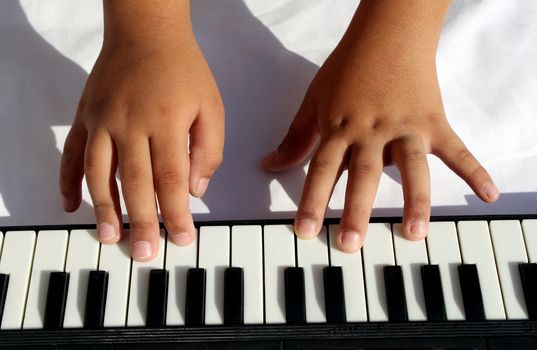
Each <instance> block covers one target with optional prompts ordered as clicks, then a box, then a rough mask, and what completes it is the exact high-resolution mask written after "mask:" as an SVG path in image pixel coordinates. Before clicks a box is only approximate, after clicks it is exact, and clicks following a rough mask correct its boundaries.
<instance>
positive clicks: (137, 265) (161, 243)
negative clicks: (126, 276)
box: [127, 230, 166, 327]
mask: <svg viewBox="0 0 537 350" xmlns="http://www.w3.org/2000/svg"><path fill="white" fill-rule="evenodd" d="M165 251H166V233H165V232H164V230H160V237H159V240H158V252H157V255H156V256H155V257H154V258H153V260H151V261H145V262H140V261H134V260H133V261H132V270H131V287H130V294H129V311H128V313H127V326H128V327H135V326H145V321H146V316H147V294H148V293H147V292H148V291H149V274H150V272H151V270H152V269H162V268H164V252H165Z"/></svg>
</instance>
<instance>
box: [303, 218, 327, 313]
mask: <svg viewBox="0 0 537 350" xmlns="http://www.w3.org/2000/svg"><path fill="white" fill-rule="evenodd" d="M296 244H297V261H298V266H299V267H302V268H303V269H304V290H305V294H306V321H307V322H308V323H319V322H326V313H325V306H324V279H323V270H324V268H325V267H326V266H328V245H327V243H326V228H325V227H324V226H323V228H322V229H321V232H320V233H319V235H318V236H317V237H316V238H312V239H297V241H296Z"/></svg>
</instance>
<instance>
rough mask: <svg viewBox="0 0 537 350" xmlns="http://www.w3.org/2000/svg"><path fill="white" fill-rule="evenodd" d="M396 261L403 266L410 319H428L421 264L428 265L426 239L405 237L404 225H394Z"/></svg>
mask: <svg viewBox="0 0 537 350" xmlns="http://www.w3.org/2000/svg"><path fill="white" fill-rule="evenodd" d="M393 245H394V248H395V262H396V264H397V265H400V266H401V270H402V272H403V282H404V284H405V297H406V308H407V313H408V320H409V321H425V320H427V310H426V309H425V298H424V297H423V283H422V279H421V266H422V265H428V263H429V260H428V259H427V247H426V246H425V240H423V239H421V240H419V241H411V240H409V239H406V238H404V237H403V231H402V225H401V224H394V225H393Z"/></svg>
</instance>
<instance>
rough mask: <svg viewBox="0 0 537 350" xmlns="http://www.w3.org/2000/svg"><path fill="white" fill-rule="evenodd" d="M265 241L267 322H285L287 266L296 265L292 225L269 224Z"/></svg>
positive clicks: (264, 231)
mask: <svg viewBox="0 0 537 350" xmlns="http://www.w3.org/2000/svg"><path fill="white" fill-rule="evenodd" d="M263 240H264V242H265V245H264V250H265V322H266V323H285V279H284V271H285V268H286V267H295V234H294V233H293V226H291V225H267V226H265V227H264V229H263Z"/></svg>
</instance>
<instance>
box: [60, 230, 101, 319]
mask: <svg viewBox="0 0 537 350" xmlns="http://www.w3.org/2000/svg"><path fill="white" fill-rule="evenodd" d="M99 247H100V243H99V237H98V234H97V230H72V231H71V233H70V234H69V246H68V248H67V260H66V262H65V272H68V273H69V289H68V293H67V301H66V303H65V318H64V320H63V327H64V328H72V327H83V326H84V311H85V308H86V295H87V292H88V279H89V272H90V271H91V270H96V269H97V264H98V263H99Z"/></svg>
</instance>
